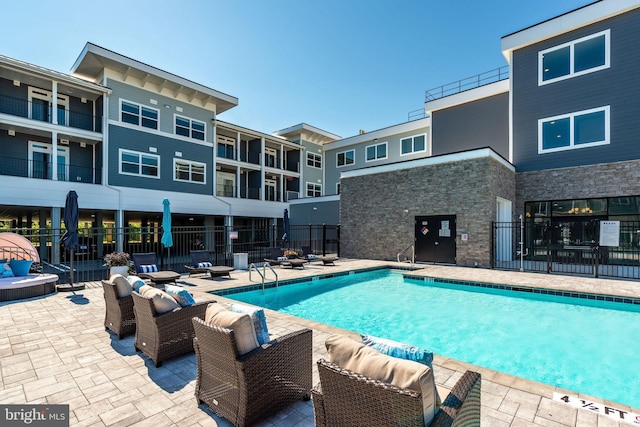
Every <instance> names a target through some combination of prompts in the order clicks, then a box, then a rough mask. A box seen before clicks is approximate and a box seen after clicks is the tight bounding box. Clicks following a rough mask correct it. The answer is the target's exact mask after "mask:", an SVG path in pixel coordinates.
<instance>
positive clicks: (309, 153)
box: [307, 151, 322, 169]
mask: <svg viewBox="0 0 640 427" xmlns="http://www.w3.org/2000/svg"><path fill="white" fill-rule="evenodd" d="M310 156H315V157H316V158H315V159H309V157H310ZM309 160H311V162H312V163H314V165H310V164H309ZM315 164H319V165H320V166H315ZM307 166H308V167H310V168H314V169H322V154H318V153H314V152H311V151H307Z"/></svg>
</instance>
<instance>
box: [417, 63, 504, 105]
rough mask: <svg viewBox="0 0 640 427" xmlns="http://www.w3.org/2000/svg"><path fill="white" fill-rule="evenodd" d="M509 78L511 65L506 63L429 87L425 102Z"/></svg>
mask: <svg viewBox="0 0 640 427" xmlns="http://www.w3.org/2000/svg"><path fill="white" fill-rule="evenodd" d="M508 78H509V66H508V65H505V66H504V67H500V68H496V69H494V70H491V71H486V72H484V73H480V74H478V75H475V76H472V77H467V78H466V79H462V80H458V81H457V82H452V83H448V84H446V85H443V86H439V87H436V88H433V89H429V90H428V91H427V92H426V95H425V102H429V101H435V100H436V99H440V98H444V97H445V96H451V95H455V94H456V93H460V92H464V91H466V90H471V89H475V88H478V87H480V86H485V85H488V84H491V83H495V82H499V81H500V80H505V79H508Z"/></svg>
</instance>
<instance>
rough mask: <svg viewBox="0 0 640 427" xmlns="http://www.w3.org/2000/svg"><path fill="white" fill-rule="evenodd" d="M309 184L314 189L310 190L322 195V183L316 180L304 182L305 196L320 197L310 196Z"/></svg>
mask: <svg viewBox="0 0 640 427" xmlns="http://www.w3.org/2000/svg"><path fill="white" fill-rule="evenodd" d="M309 186H313V187H314V189H313V190H312V191H313V192H319V193H320V196H322V184H318V183H316V182H308V181H307V182H305V190H304V196H305V197H313V198H316V197H320V196H310V195H309Z"/></svg>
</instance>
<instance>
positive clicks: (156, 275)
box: [131, 252, 180, 286]
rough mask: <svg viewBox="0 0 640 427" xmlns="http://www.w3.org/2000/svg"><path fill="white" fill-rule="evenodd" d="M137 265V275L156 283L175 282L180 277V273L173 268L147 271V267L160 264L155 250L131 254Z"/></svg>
mask: <svg viewBox="0 0 640 427" xmlns="http://www.w3.org/2000/svg"><path fill="white" fill-rule="evenodd" d="M131 257H132V258H133V263H134V264H135V266H136V275H137V276H139V277H140V278H142V279H148V280H150V281H151V282H152V283H153V284H154V285H156V286H157V285H163V284H165V283H175V282H176V280H178V279H179V278H180V273H177V272H175V271H171V270H161V271H155V272H149V271H145V267H148V266H152V265H153V266H156V267H157V266H158V259H157V257H156V254H155V253H153V252H149V253H138V254H133V255H132V256H131Z"/></svg>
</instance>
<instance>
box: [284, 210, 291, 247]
mask: <svg viewBox="0 0 640 427" xmlns="http://www.w3.org/2000/svg"><path fill="white" fill-rule="evenodd" d="M283 222H284V235H283V236H282V241H283V243H289V240H290V238H289V234H290V233H291V226H290V225H289V211H288V210H287V209H285V210H284V217H283Z"/></svg>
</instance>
